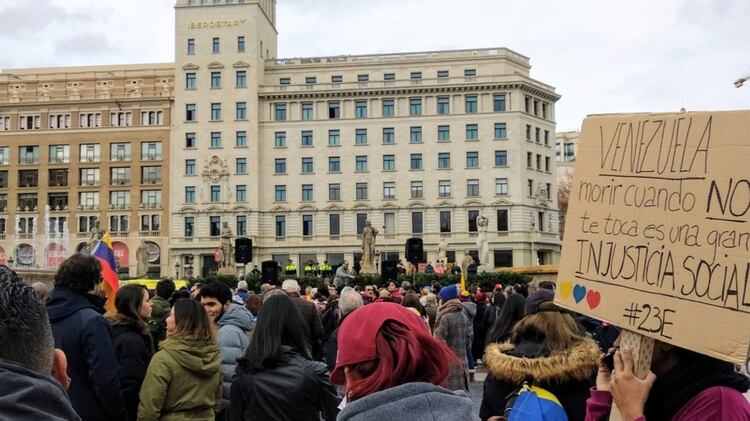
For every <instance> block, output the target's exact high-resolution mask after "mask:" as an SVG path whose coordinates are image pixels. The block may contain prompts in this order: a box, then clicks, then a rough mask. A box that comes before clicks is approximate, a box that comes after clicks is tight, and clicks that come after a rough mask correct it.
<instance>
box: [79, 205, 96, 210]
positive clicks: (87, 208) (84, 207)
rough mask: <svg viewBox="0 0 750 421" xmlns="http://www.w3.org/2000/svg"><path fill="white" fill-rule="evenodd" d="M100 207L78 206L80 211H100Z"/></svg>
mask: <svg viewBox="0 0 750 421" xmlns="http://www.w3.org/2000/svg"><path fill="white" fill-rule="evenodd" d="M98 209H99V205H98V204H97V205H78V210H98Z"/></svg>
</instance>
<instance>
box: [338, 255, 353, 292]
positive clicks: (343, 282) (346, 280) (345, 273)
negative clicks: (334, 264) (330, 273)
mask: <svg viewBox="0 0 750 421" xmlns="http://www.w3.org/2000/svg"><path fill="white" fill-rule="evenodd" d="M353 282H354V277H353V276H352V275H351V273H350V272H349V262H347V261H346V260H344V263H343V264H342V265H341V266H339V268H338V269H336V276H334V277H333V286H335V287H336V288H339V287H344V286H348V285H350V284H352V283H353Z"/></svg>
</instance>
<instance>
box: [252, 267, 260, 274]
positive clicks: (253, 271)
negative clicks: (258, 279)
mask: <svg viewBox="0 0 750 421" xmlns="http://www.w3.org/2000/svg"><path fill="white" fill-rule="evenodd" d="M250 275H252V276H260V269H258V265H253V270H251V271H250Z"/></svg>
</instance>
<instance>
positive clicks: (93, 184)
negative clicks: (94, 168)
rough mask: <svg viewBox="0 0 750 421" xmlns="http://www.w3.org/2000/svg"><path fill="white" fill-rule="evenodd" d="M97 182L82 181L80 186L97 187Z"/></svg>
mask: <svg viewBox="0 0 750 421" xmlns="http://www.w3.org/2000/svg"><path fill="white" fill-rule="evenodd" d="M98 185H99V180H82V181H81V186H98Z"/></svg>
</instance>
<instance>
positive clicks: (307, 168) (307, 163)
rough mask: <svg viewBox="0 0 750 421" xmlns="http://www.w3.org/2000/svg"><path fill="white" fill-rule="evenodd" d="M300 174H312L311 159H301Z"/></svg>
mask: <svg viewBox="0 0 750 421" xmlns="http://www.w3.org/2000/svg"><path fill="white" fill-rule="evenodd" d="M302 173H303V174H312V173H313V159H312V158H311V157H304V158H302Z"/></svg>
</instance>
